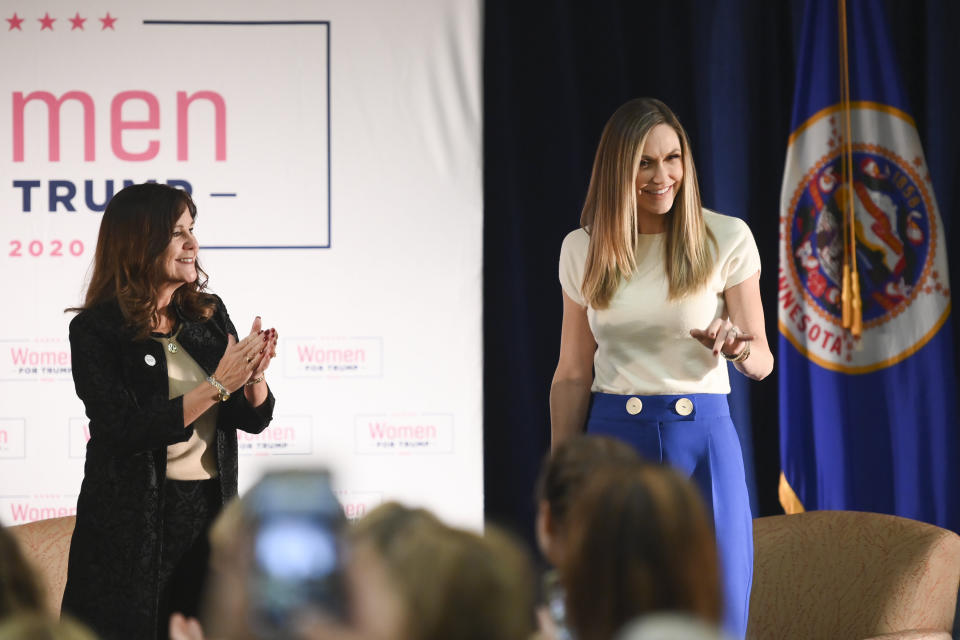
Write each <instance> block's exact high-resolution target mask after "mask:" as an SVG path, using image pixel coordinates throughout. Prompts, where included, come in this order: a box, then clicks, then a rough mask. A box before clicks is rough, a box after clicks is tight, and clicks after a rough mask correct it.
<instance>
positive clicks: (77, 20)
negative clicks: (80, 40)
mask: <svg viewBox="0 0 960 640" xmlns="http://www.w3.org/2000/svg"><path fill="white" fill-rule="evenodd" d="M68 20H70V22H71V23H73V26H72V27H70V31H73V30H75V29H80V31H83V23H84V22H86V21H87V19H86V18H81V17H80V12H79V11H77V15H75V16H74V17H72V18H68Z"/></svg>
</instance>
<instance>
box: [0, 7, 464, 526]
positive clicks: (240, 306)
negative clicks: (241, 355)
mask: <svg viewBox="0 0 960 640" xmlns="http://www.w3.org/2000/svg"><path fill="white" fill-rule="evenodd" d="M42 9H43V11H40V10H39V8H38V7H36V5H35V4H34V3H30V2H19V0H2V2H0V14H2V15H0V18H3V20H2V21H0V57H2V59H3V60H4V61H5V62H4V69H3V73H2V74H0V250H2V254H0V269H2V276H3V277H2V278H0V296H2V299H3V300H4V301H5V303H4V313H3V314H0V522H2V523H4V524H8V525H9V524H15V523H20V522H26V521H30V520H36V519H40V518H46V517H54V516H59V515H65V514H68V513H72V512H73V509H74V508H75V504H76V496H77V493H78V491H79V487H80V481H81V479H82V475H83V462H84V455H85V445H86V440H87V438H88V437H89V434H88V431H87V429H88V425H87V420H86V417H85V416H84V410H83V405H82V404H81V403H80V401H79V400H78V399H77V398H76V395H75V393H74V390H73V380H72V370H71V365H70V347H69V342H68V340H67V325H68V323H69V321H70V318H71V317H72V315H71V314H67V313H64V311H63V310H64V309H65V308H66V307H70V306H74V305H76V304H78V303H80V302H81V301H82V296H83V292H84V286H85V284H86V279H87V278H88V277H89V267H90V264H91V260H92V257H93V251H94V248H95V246H96V237H97V231H98V228H99V222H100V218H101V215H102V212H103V210H104V208H105V206H106V203H107V202H108V200H109V199H110V197H111V196H112V195H113V194H114V193H116V192H117V191H119V190H120V189H122V188H123V187H124V186H125V185H127V184H131V183H139V182H144V181H151V180H152V181H158V182H165V183H168V184H172V185H175V186H177V187H180V188H183V189H186V190H187V191H189V192H190V193H191V194H192V196H193V198H194V200H195V201H196V203H197V207H198V211H199V215H198V218H197V225H196V229H197V234H198V236H199V238H200V242H201V249H200V260H201V262H202V264H203V265H204V269H205V270H206V271H207V272H208V273H209V274H210V283H209V286H210V289H211V290H212V291H214V292H216V293H218V294H219V295H220V296H221V297H222V298H223V299H224V301H225V302H226V304H227V307H228V309H229V311H230V314H231V317H232V319H233V321H234V323H235V324H236V326H237V328H238V330H239V332H240V333H241V334H244V333H245V332H246V331H248V330H249V326H250V323H251V322H252V320H253V317H254V316H255V315H261V316H262V317H263V322H264V324H265V325H266V326H268V327H270V326H273V327H276V328H277V330H278V332H279V334H280V349H279V350H278V357H277V359H276V360H275V361H274V363H273V365H272V366H271V370H270V371H269V374H268V380H269V382H270V385H271V387H272V388H273V390H274V392H275V394H276V396H277V398H278V402H277V410H276V414H275V418H274V422H273V424H272V425H271V427H270V428H269V429H267V430H266V431H265V432H264V433H262V434H258V435H250V434H241V435H240V437H239V450H240V456H241V460H240V484H241V491H243V490H244V489H245V488H246V487H248V486H249V485H250V484H251V483H252V482H253V481H255V480H256V478H257V477H259V475H260V474H261V473H262V472H263V471H264V470H266V469H269V468H276V467H284V468H287V467H303V466H317V465H322V466H326V467H328V468H330V469H331V470H332V471H333V473H334V477H335V480H336V486H337V491H338V494H339V496H340V498H341V502H342V503H343V504H344V508H345V510H346V511H347V513H348V515H349V516H351V517H357V516H360V515H363V514H364V513H366V512H367V511H369V509H371V508H373V507H374V506H376V504H379V503H380V502H382V501H384V500H389V499H399V500H403V501H406V502H409V503H413V504H419V505H424V506H427V507H429V508H432V509H434V510H436V511H437V512H438V513H439V514H440V515H441V516H443V517H445V518H447V519H449V520H452V521H454V522H458V523H461V524H466V525H469V526H480V524H481V522H482V514H483V496H482V459H481V456H482V433H481V369H480V367H481V362H482V360H481V343H480V331H481V329H480V326H481V325H480V317H481V299H480V296H481V281H480V277H481V276H480V274H481V232H482V202H481V175H480V167H481V149H480V52H479V34H480V26H479V25H480V17H479V16H480V7H479V3H477V2H476V1H466V0H458V1H456V2H448V1H446V0H428V1H427V2H418V3H415V6H399V5H396V3H390V2H386V1H385V0H384V1H377V2H374V3H372V4H371V3H365V4H364V5H363V6H362V7H356V6H352V5H350V4H349V3H334V2H323V1H320V2H306V1H294V2H289V3H284V4H283V5H281V6H278V7H271V6H267V5H263V4H262V3H257V2H252V1H241V2H233V3H230V4H229V5H224V4H222V3H215V2H212V1H209V2H208V1H201V2H187V1H186V0H174V1H172V2H169V3H163V4H162V5H157V4H156V3H147V2H125V3H121V4H117V5H102V6H100V7H98V8H96V9H95V10H94V9H91V8H88V7H86V6H81V5H78V4H76V3H71V2H69V1H63V0H55V1H53V2H50V3H48V4H46V5H44V6H43V8H42Z"/></svg>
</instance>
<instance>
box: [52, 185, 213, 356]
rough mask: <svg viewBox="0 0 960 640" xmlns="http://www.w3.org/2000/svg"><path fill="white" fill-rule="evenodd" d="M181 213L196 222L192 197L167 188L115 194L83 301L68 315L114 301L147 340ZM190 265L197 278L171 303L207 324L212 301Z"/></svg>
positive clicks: (202, 278)
mask: <svg viewBox="0 0 960 640" xmlns="http://www.w3.org/2000/svg"><path fill="white" fill-rule="evenodd" d="M184 211H189V212H190V217H191V218H193V219H196V217H197V207H196V205H195V204H194V203H193V199H192V198H191V197H190V194H188V193H187V192H186V191H183V190H182V189H177V188H175V187H171V186H168V185H165V184H157V183H152V182H147V183H144V184H135V185H131V186H129V187H126V188H125V189H122V190H121V191H119V192H118V193H117V194H116V195H115V196H113V198H112V199H111V200H110V202H109V203H108V204H107V208H106V210H105V211H104V212H103V219H102V220H101V221H100V235H99V236H98V237H97V249H96V252H95V253H94V257H93V275H92V276H91V277H90V285H89V286H88V287H87V295H86V298H85V299H84V302H83V305H82V306H80V307H71V308H69V309H67V311H83V310H84V309H89V308H90V307H93V306H94V305H97V304H99V303H101V302H105V301H107V300H111V299H116V301H117V303H118V304H119V305H120V310H121V312H122V313H123V317H124V318H125V319H126V321H127V324H128V326H129V327H130V328H131V329H133V330H134V332H135V334H136V337H137V338H140V339H142V338H146V337H147V336H149V334H150V330H151V328H153V327H154V326H156V324H157V322H158V321H159V319H160V318H159V312H158V310H157V295H158V293H159V290H160V287H161V285H162V284H163V281H164V277H165V273H164V268H165V265H164V260H163V257H164V253H165V252H166V250H167V246H168V245H169V244H170V239H171V238H172V237H173V228H174V226H175V225H176V223H177V220H178V219H179V218H180V216H182V215H183V212H184ZM194 265H195V266H196V269H197V279H196V280H195V281H193V282H191V283H188V284H184V285H183V286H181V287H179V288H178V289H177V290H176V291H175V292H174V294H173V300H172V302H173V303H174V304H175V305H176V306H177V307H178V308H179V309H180V312H181V313H182V314H183V315H185V316H186V317H188V318H191V319H193V320H206V319H208V318H209V317H210V316H211V315H212V314H213V309H214V304H215V303H214V298H213V296H212V295H210V294H208V293H204V289H205V288H206V286H207V279H208V278H207V274H206V273H205V272H204V271H203V269H201V268H200V263H199V262H194Z"/></svg>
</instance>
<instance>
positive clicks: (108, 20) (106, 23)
mask: <svg viewBox="0 0 960 640" xmlns="http://www.w3.org/2000/svg"><path fill="white" fill-rule="evenodd" d="M98 19H99V20H100V22H102V23H103V26H102V27H100V31H106V30H107V29H110V30H111V31H116V29H114V28H113V23H114V22H116V21H117V19H116V18H112V17H111V16H110V12H109V11H107V15H106V16H104V17H102V18H98Z"/></svg>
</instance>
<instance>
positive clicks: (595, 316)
mask: <svg viewBox="0 0 960 640" xmlns="http://www.w3.org/2000/svg"><path fill="white" fill-rule="evenodd" d="M703 219H704V222H705V223H706V225H707V227H709V228H710V230H711V231H712V232H713V235H714V237H715V238H716V239H717V251H716V256H717V259H716V261H715V263H714V270H713V273H712V274H711V275H710V279H709V281H708V282H707V286H706V287H704V288H703V289H701V290H700V291H699V292H697V293H695V294H692V295H689V296H686V297H685V298H681V299H680V300H673V301H670V300H668V299H667V294H668V291H669V285H668V283H667V277H666V271H665V267H664V251H665V246H664V243H665V240H666V234H665V233H658V234H641V235H640V236H639V240H638V242H637V250H636V256H637V269H636V271H634V272H633V274H631V276H630V278H629V279H626V280H624V281H622V282H621V283H620V286H619V287H618V288H617V291H616V293H615V294H614V295H613V298H612V299H611V300H610V306H609V307H608V308H606V309H594V308H593V307H591V306H589V305H587V303H586V301H585V300H584V298H583V294H582V293H581V287H582V285H583V273H584V267H585V264H586V260H587V249H588V247H589V245H590V236H589V234H587V232H586V231H584V230H583V229H577V230H576V231H571V232H570V233H569V234H567V237H566V238H564V240H563V246H562V247H561V249H560V285H561V286H562V287H563V291H564V292H565V293H566V294H567V295H568V296H569V297H570V298H571V299H572V300H573V301H574V302H576V303H577V304H579V305H581V306H585V307H587V319H588V320H589V322H590V330H591V331H592V332H593V337H594V338H595V339H596V341H597V351H596V354H595V355H594V359H593V366H594V380H593V387H592V389H593V391H596V392H601V393H616V394H621V395H670V394H683V393H730V378H729V375H728V373H727V362H726V361H725V360H724V359H723V358H721V357H720V356H715V355H713V352H712V351H711V350H710V349H708V348H706V347H704V346H703V345H702V344H700V343H699V342H698V341H696V340H694V339H693V338H691V337H690V329H694V328H696V329H706V328H707V325H709V324H710V323H711V322H712V321H713V320H714V319H715V318H718V317H721V316H723V315H724V314H725V310H726V306H725V303H724V298H723V292H724V291H725V290H727V289H729V288H730V287H733V286H736V285H738V284H740V283H741V282H743V281H744V280H746V279H747V278H749V277H750V276H752V275H753V274H755V273H757V272H759V271H760V254H759V253H758V251H757V243H756V241H755V240H754V239H753V234H752V233H751V232H750V228H749V227H747V225H746V223H745V222H743V221H742V220H740V219H739V218H734V217H731V216H725V215H722V214H719V213H716V212H714V211H710V210H708V209H704V210H703ZM711 249H712V247H711Z"/></svg>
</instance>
